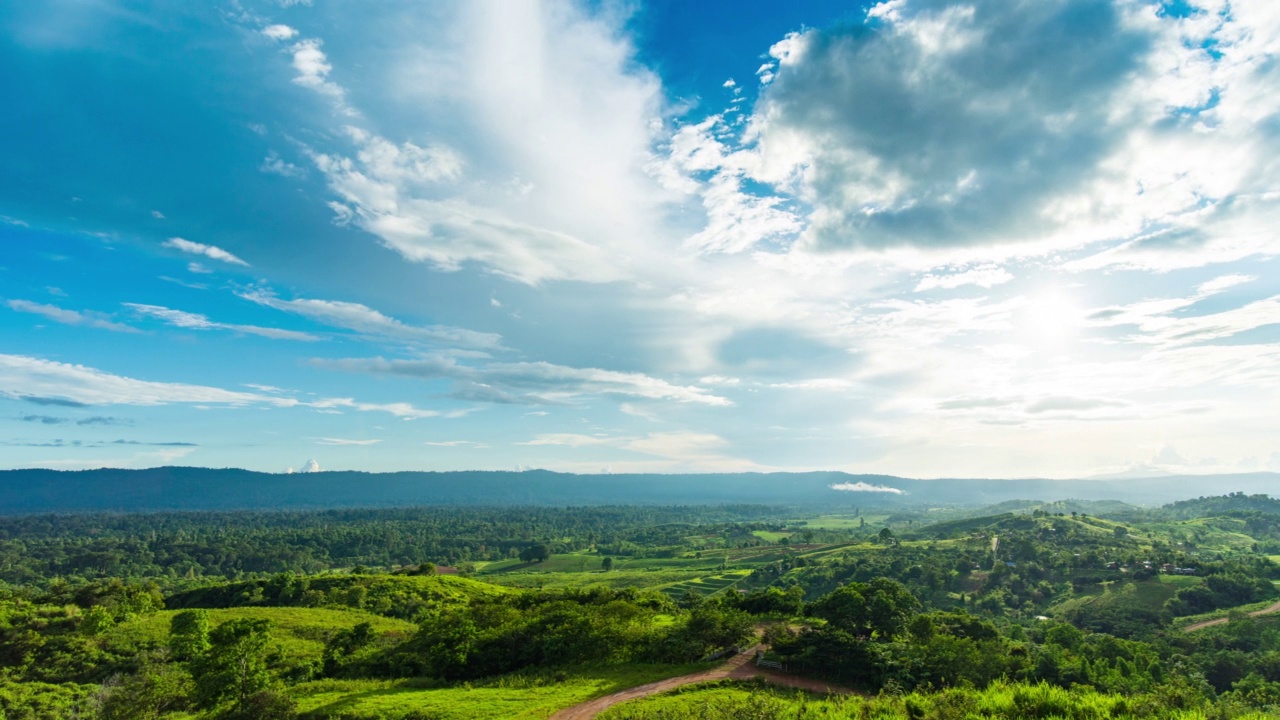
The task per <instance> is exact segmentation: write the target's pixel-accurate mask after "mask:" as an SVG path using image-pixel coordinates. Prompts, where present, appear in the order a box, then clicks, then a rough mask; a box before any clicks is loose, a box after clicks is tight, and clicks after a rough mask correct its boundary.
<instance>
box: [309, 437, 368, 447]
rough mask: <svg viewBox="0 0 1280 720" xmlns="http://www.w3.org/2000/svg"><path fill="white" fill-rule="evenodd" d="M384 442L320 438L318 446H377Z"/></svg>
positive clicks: (317, 441) (317, 442)
mask: <svg viewBox="0 0 1280 720" xmlns="http://www.w3.org/2000/svg"><path fill="white" fill-rule="evenodd" d="M380 442H382V440H349V439H347V438H331V437H325V438H319V439H317V440H316V444H317V445H377V444H378V443H380Z"/></svg>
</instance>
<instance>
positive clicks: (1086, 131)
mask: <svg viewBox="0 0 1280 720" xmlns="http://www.w3.org/2000/svg"><path fill="white" fill-rule="evenodd" d="M1233 9H1234V6H1233ZM1275 29H1276V28H1275V21H1274V18H1271V17H1270V16H1269V15H1264V14H1262V13H1258V12H1256V11H1254V10H1252V9H1251V10H1250V11H1247V12H1238V13H1237V12H1232V13H1230V14H1225V13H1224V14H1217V13H1214V12H1204V13H1200V14H1198V15H1194V16H1192V17H1190V18H1185V19H1179V18H1176V17H1172V16H1164V15H1158V14H1157V13H1156V11H1155V9H1154V8H1153V7H1151V6H1147V5H1141V6H1139V5H1128V4H1125V3H1109V2H1097V3H1090V4H1088V5H1085V6H1080V7H1076V6H1075V5H1073V4H1071V3H1069V2H1067V0H1048V1H1045V2H1003V1H1002V0H979V1H977V2H970V3H964V4H960V3H956V2H952V1H951V0H916V1H913V2H910V3H907V2H892V3H882V4H880V5H878V6H876V7H874V8H872V9H871V10H870V11H869V12H868V21H867V23H866V24H865V25H864V26H862V27H851V26H837V27H835V28H831V29H808V30H805V31H803V32H800V33H791V34H789V35H788V36H787V37H785V38H784V39H783V40H781V41H780V42H778V43H777V44H775V45H774V46H773V47H772V48H771V49H770V55H771V57H772V58H774V59H775V60H776V62H770V63H766V64H764V65H763V66H761V68H760V70H759V72H758V74H759V75H760V77H761V80H762V82H764V83H766V84H767V85H768V87H766V88H764V89H763V90H762V96H761V100H760V101H759V102H758V103H757V105H756V107H755V109H754V112H753V114H752V116H751V119H750V121H749V123H748V125H747V130H746V132H745V133H744V134H743V135H742V138H741V140H742V142H741V144H740V145H739V146H738V147H737V148H736V149H733V150H728V149H725V148H719V154H720V156H721V157H723V158H733V159H734V160H733V162H734V165H735V166H736V167H738V168H740V172H741V173H742V174H743V177H744V178H746V179H749V180H753V181H756V182H757V183H765V184H767V185H771V186H773V188H774V189H775V190H776V191H777V195H775V196H773V197H769V196H768V195H765V194H762V193H759V192H757V193H756V194H757V195H758V196H759V197H760V198H761V203H762V204H767V203H776V202H777V201H778V199H779V198H789V199H794V200H796V201H799V202H800V203H802V206H807V207H809V208H811V211H809V212H808V214H807V217H806V218H804V219H803V222H802V223H801V224H802V226H803V228H802V230H801V231H800V232H799V234H798V237H799V242H798V243H797V244H796V245H795V251H797V252H803V251H833V250H855V251H863V252H865V251H872V252H875V253H878V254H879V257H884V258H889V259H892V260H894V261H898V262H906V263H909V264H916V265H918V264H921V263H927V262H929V260H930V259H932V260H933V261H934V263H933V264H936V261H937V260H938V259H940V258H944V257H949V258H952V259H953V260H955V261H959V262H962V263H972V262H975V261H981V260H984V259H986V260H1000V259H1004V258H1009V257H1013V256H1019V255H1021V256H1027V255H1052V253H1053V252H1055V251H1057V250H1061V249H1079V248H1083V247H1086V246H1089V245H1105V244H1110V245H1111V247H1104V248H1102V249H1101V250H1100V251H1098V252H1096V253H1094V254H1093V255H1090V256H1088V257H1084V258H1078V259H1075V260H1072V261H1070V264H1069V265H1068V267H1070V268H1071V269H1074V270H1086V269H1089V268H1101V267H1108V266H1119V267H1134V268H1144V269H1157V270H1170V269H1174V268H1179V267H1196V266H1199V265H1203V264H1205V263H1206V262H1228V261H1231V260H1238V259H1241V258H1245V257H1249V256H1250V255H1257V254H1263V255H1274V254H1276V253H1277V252H1280V246H1278V245H1277V243H1276V241H1275V238H1274V236H1273V234H1271V233H1269V232H1268V231H1267V230H1266V228H1268V227H1274V225H1275V224H1276V222H1277V221H1280V213H1277V212H1276V209H1277V205H1280V203H1277V202H1276V200H1277V199H1280V198H1278V197H1275V196H1274V192H1273V191H1272V188H1273V187H1274V186H1275V181H1276V179H1277V178H1276V177H1275V174H1274V168H1273V166H1272V165H1271V164H1269V163H1268V161H1266V160H1263V158H1268V157H1271V156H1272V155H1273V154H1274V153H1273V152H1271V150H1272V149H1273V148H1274V145H1275V143H1274V140H1275V138H1274V137H1273V136H1274V133H1271V132H1269V131H1267V130H1265V129H1264V126H1265V124H1266V123H1267V122H1268V121H1267V120H1266V118H1269V117H1274V115H1275V113H1276V112H1278V111H1280V100H1277V99H1276V96H1275V94H1274V92H1271V89H1273V87H1274V78H1272V77H1271V76H1269V75H1267V74H1266V73H1267V72H1269V71H1268V70H1266V69H1265V68H1266V67H1268V66H1267V65H1266V64H1265V60H1264V58H1265V57H1267V55H1266V53H1267V52H1268V50H1267V49H1266V48H1268V47H1270V46H1268V45H1267V42H1270V41H1265V40H1262V38H1266V37H1272V36H1273V35H1274V33H1271V31H1273V30H1275ZM1268 33H1271V34H1268ZM1210 47H1211V48H1212V53H1211V51H1210V50H1207V49H1206V48H1210ZM1215 53H1217V54H1215ZM852 68H856V71H851V69H852ZM717 180H718V181H719V182H721V183H723V180H722V179H719V178H713V180H712V181H710V182H707V181H699V184H704V185H705V187H707V188H708V189H709V188H710V187H711V186H712V184H713V183H714V182H716V181H717ZM777 207H782V206H777ZM721 225H723V222H721ZM708 233H710V229H708ZM721 234H723V233H721ZM780 236H781V238H782V239H784V240H785V236H786V234H785V233H781V234H780ZM751 246H752V244H751V242H750V241H748V240H745V239H743V240H741V241H738V242H728V241H726V240H719V241H717V242H716V243H712V244H711V245H710V246H709V247H713V248H715V249H718V250H721V251H730V252H732V251H741V250H743V249H747V248H750V247H751ZM948 277H953V276H941V277H939V276H926V277H925V278H924V279H923V281H922V284H923V285H924V287H923V288H922V289H930V288H937V287H947V285H946V284H945V283H947V282H960V279H959V278H956V279H953V280H947V279H946V278H948ZM973 279H974V280H979V279H981V281H982V282H991V283H995V282H998V281H1001V280H1002V275H1001V274H1000V271H998V270H991V271H990V272H989V273H977V272H975V273H974V275H973ZM974 284H977V283H976V282H975V283H974Z"/></svg>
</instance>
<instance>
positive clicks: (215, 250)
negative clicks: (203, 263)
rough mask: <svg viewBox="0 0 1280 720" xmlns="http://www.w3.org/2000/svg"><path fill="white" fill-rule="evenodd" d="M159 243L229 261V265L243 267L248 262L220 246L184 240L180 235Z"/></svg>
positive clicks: (246, 265) (185, 251)
mask: <svg viewBox="0 0 1280 720" xmlns="http://www.w3.org/2000/svg"><path fill="white" fill-rule="evenodd" d="M161 245H162V246H163V247H167V248H173V249H174V250H180V251H182V252H184V253H190V254H192V255H203V256H205V257H207V258H210V259H212V260H218V261H221V262H224V263H229V264H231V265H242V266H244V267H249V263H247V262H245V261H244V260H241V259H240V258H238V257H236V256H235V255H232V254H231V253H229V252H227V251H226V250H223V249H222V248H220V247H216V246H214V245H205V244H204V243H198V242H192V241H191V240H185V239H183V238H180V237H172V238H169V239H168V240H165V241H164V242H163V243H161Z"/></svg>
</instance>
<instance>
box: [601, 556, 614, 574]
mask: <svg viewBox="0 0 1280 720" xmlns="http://www.w3.org/2000/svg"><path fill="white" fill-rule="evenodd" d="M600 569H601V570H604V571H605V572H609V571H610V570H612V569H613V558H611V557H606V558H605V559H603V560H601V561H600Z"/></svg>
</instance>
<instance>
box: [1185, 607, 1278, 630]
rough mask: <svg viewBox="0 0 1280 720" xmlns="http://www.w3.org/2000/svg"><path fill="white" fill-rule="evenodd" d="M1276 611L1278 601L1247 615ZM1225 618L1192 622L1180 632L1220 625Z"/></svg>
mask: <svg viewBox="0 0 1280 720" xmlns="http://www.w3.org/2000/svg"><path fill="white" fill-rule="evenodd" d="M1278 612H1280V602H1278V603H1275V604H1274V605H1269V606H1267V607H1264V608H1262V609H1261V610H1254V611H1253V612H1251V613H1249V616H1250V617H1257V616H1259V615H1270V614H1272V613H1278ZM1227 620H1228V618H1218V619H1217V620H1205V621H1203V622H1198V623H1194V624H1192V625H1188V626H1186V627H1184V628H1182V632H1195V631H1196V630H1200V629H1203V628H1207V627H1209V626H1210V625H1221V624H1223V623H1225V622H1227Z"/></svg>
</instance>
